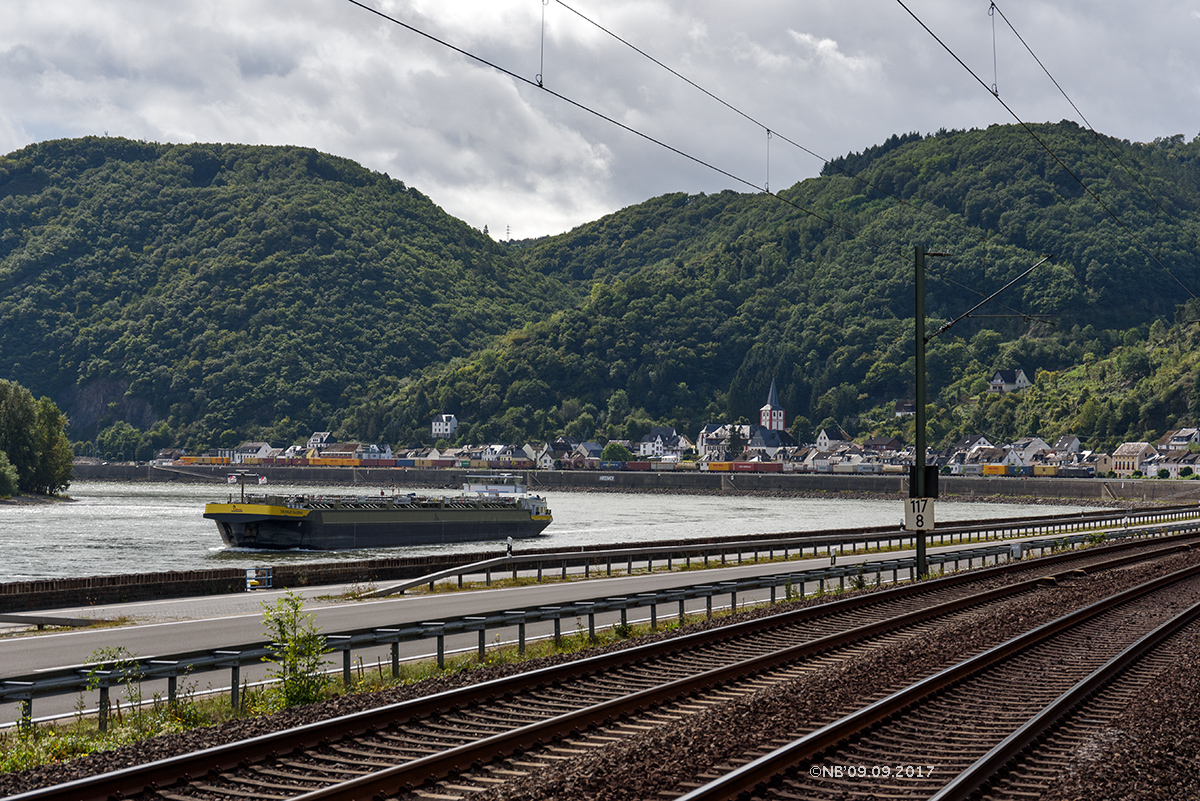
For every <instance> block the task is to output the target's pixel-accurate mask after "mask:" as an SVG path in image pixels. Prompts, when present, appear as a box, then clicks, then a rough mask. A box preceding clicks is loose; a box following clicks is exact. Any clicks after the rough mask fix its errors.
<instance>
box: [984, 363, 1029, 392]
mask: <svg viewBox="0 0 1200 801" xmlns="http://www.w3.org/2000/svg"><path fill="white" fill-rule="evenodd" d="M1031 386H1033V383H1032V382H1031V381H1030V380H1029V379H1028V378H1027V377H1026V376H1025V371H1024V370H1021V369H1019V368H1018V369H1016V370H997V371H996V372H995V373H993V374H992V380H991V381H989V382H988V392H1002V393H1003V392H1017V391H1019V390H1022V389H1025V387H1031Z"/></svg>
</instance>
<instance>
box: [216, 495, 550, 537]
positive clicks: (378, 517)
mask: <svg viewBox="0 0 1200 801" xmlns="http://www.w3.org/2000/svg"><path fill="white" fill-rule="evenodd" d="M471 478H474V477H471ZM506 479H507V477H502V478H499V479H498V478H491V477H488V478H487V479H486V480H485V482H484V483H482V484H479V483H471V481H470V479H468V483H467V484H464V485H463V489H464V490H466V491H468V492H474V493H475V494H474V495H467V494H464V495H461V496H451V497H444V498H439V497H424V496H419V495H415V494H406V495H388V496H379V497H373V496H329V495H324V496H313V495H290V496H281V495H246V496H244V497H243V500H241V501H240V502H233V500H232V499H230V502H229V503H210V504H207V505H206V506H205V507H204V516H205V517H206V518H207V519H209V520H213V521H215V522H216V524H217V529H218V531H219V532H220V534H221V540H222V541H223V542H224V543H225V544H226V545H227V546H229V547H232V548H255V549H265V550H289V549H303V550H316V551H331V550H348V549H354V548H396V547H403V546H406V545H429V544H435V543H445V542H472V541H479V540H504V539H506V538H508V537H512V538H513V539H522V538H528V537H536V536H538V535H539V534H541V533H542V531H543V530H544V529H545V528H546V526H548V525H550V522H551V520H552V519H553V518H552V517H551V514H550V510H549V508H548V507H547V504H546V500H545V499H544V498H541V497H538V496H533V495H524V494H523V490H524V488H523V487H521V486H520V485H519V484H516V483H514V482H512V481H508V480H506Z"/></svg>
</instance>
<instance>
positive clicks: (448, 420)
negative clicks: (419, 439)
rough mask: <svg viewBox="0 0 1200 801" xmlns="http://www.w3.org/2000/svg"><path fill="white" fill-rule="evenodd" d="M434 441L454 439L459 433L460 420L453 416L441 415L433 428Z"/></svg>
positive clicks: (435, 419)
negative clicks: (455, 434)
mask: <svg viewBox="0 0 1200 801" xmlns="http://www.w3.org/2000/svg"><path fill="white" fill-rule="evenodd" d="M431 431H432V433H433V437H434V439H453V438H454V433H455V432H456V431H458V418H456V417H455V416H454V415H452V414H439V415H438V416H437V417H434V418H433V425H432V426H431Z"/></svg>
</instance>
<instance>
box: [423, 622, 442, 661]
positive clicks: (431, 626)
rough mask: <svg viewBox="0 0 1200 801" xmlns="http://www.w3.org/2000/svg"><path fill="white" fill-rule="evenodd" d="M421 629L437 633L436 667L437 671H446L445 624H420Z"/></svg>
mask: <svg viewBox="0 0 1200 801" xmlns="http://www.w3.org/2000/svg"><path fill="white" fill-rule="evenodd" d="M421 628H423V629H426V630H432V631H436V632H437V666H438V670H445V669H446V631H445V629H446V624H445V623H442V622H440V621H439V622H436V623H422V624H421Z"/></svg>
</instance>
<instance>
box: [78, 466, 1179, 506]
mask: <svg viewBox="0 0 1200 801" xmlns="http://www.w3.org/2000/svg"><path fill="white" fill-rule="evenodd" d="M237 469H238V468H237V467H236V466H235V467H229V466H219V465H218V466H205V465H191V466H188V467H173V466H154V465H83V464H80V465H76V466H75V478H76V479H78V480H115V481H212V482H221V483H224V482H225V477H226V476H227V475H228V474H230V473H232V472H236V471H237ZM247 472H250V473H258V474H261V475H265V476H267V479H268V480H269V481H270V482H272V483H277V484H325V485H328V484H343V485H347V486H355V485H362V486H370V487H387V486H403V487H452V488H456V487H460V486H462V483H463V481H464V479H465V478H466V476H468V475H470V474H471V472H472V471H470V470H425V469H419V468H407V469H405V468H401V469H397V468H368V467H253V468H247ZM515 472H518V473H519V474H520V475H523V476H524V477H525V479H526V483H527V485H528V486H529V489H530V491H531V492H537V491H538V490H561V491H597V490H600V491H613V490H624V491H630V492H696V493H708V492H729V493H747V494H755V493H764V494H772V495H810V494H820V495H825V496H828V495H831V494H832V495H836V496H839V497H846V496H853V495H862V496H870V497H889V496H890V497H903V496H904V495H906V494H907V491H908V482H907V479H906V478H902V477H899V476H880V475H852V474H845V473H819V474H818V473H716V472H714V473H709V472H700V471H661V472H659V471H649V472H627V471H612V472H606V471H603V470H532V471H515ZM939 485H940V492H941V495H942V497H943V498H946V499H948V500H963V501H979V500H992V499H1000V500H1011V501H1014V502H1025V503H1029V502H1037V501H1038V500H1046V501H1062V502H1070V503H1084V504H1088V503H1097V504H1103V505H1120V504H1123V503H1135V504H1136V503H1187V502H1189V501H1200V481H1159V480H1156V479H1132V478H1126V479H1120V478H1115V479H1094V478H1045V477H1008V476H995V477H992V476H988V477H973V476H972V477H967V476H941V477H940V478H939Z"/></svg>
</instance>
